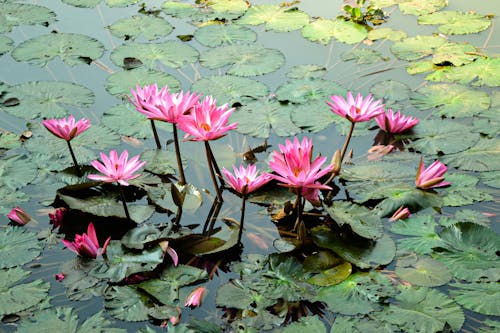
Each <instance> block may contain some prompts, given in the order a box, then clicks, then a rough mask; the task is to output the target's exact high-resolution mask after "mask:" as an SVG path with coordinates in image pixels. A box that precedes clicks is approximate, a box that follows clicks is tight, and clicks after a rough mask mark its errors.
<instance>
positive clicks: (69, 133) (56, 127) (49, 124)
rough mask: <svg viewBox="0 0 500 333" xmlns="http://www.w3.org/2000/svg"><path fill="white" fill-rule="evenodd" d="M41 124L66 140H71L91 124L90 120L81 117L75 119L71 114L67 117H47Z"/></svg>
mask: <svg viewBox="0 0 500 333" xmlns="http://www.w3.org/2000/svg"><path fill="white" fill-rule="evenodd" d="M42 124H43V126H45V128H47V129H48V130H49V132H50V133H52V134H54V135H55V136H57V137H58V138H61V139H64V140H66V141H71V140H72V139H74V138H75V137H77V136H78V135H80V134H81V133H83V132H85V131H86V130H88V129H89V128H90V126H91V125H90V120H88V119H85V118H82V119H80V120H78V121H76V120H75V117H73V116H72V115H71V116H69V117H68V118H61V119H47V120H44V121H42Z"/></svg>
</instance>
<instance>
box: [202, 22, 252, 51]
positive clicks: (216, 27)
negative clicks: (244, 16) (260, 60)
mask: <svg viewBox="0 0 500 333" xmlns="http://www.w3.org/2000/svg"><path fill="white" fill-rule="evenodd" d="M194 37H195V38H196V40H198V42H200V43H201V44H203V45H205V46H208V47H216V46H219V45H222V44H237V43H252V42H255V41H256V40H257V34H256V33H255V32H254V31H253V30H252V29H249V28H247V27H242V26H239V25H236V24H212V25H207V26H203V27H200V28H199V29H197V30H196V31H195V32H194Z"/></svg>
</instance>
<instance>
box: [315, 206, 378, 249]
mask: <svg viewBox="0 0 500 333" xmlns="http://www.w3.org/2000/svg"><path fill="white" fill-rule="evenodd" d="M325 210H326V212H327V213H328V215H330V217H331V218H332V219H333V220H334V221H335V223H337V224H338V225H339V226H343V225H346V224H347V225H349V227H350V228H351V230H352V231H353V232H354V233H355V234H358V235H359V236H361V237H364V238H367V239H372V240H376V239H378V238H380V237H382V233H383V227H382V221H381V219H380V217H379V216H378V215H376V214H374V213H373V212H372V211H371V210H370V209H368V208H366V207H364V206H360V205H356V204H352V203H349V202H345V201H334V202H333V203H332V205H331V206H329V207H325Z"/></svg>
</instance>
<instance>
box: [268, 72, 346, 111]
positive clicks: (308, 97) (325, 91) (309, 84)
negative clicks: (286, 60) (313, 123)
mask: <svg viewBox="0 0 500 333" xmlns="http://www.w3.org/2000/svg"><path fill="white" fill-rule="evenodd" d="M345 94H346V90H345V89H344V88H343V87H342V86H340V85H339V84H337V83H335V82H333V81H331V80H325V79H294V80H290V81H288V82H286V83H285V84H283V85H281V86H280V87H279V88H278V89H277V90H276V96H277V98H278V99H279V100H280V101H289V102H292V103H309V102H312V101H316V100H321V101H323V103H324V104H323V105H324V107H323V108H325V109H328V105H326V102H325V100H326V99H327V98H328V97H329V96H331V95H345Z"/></svg>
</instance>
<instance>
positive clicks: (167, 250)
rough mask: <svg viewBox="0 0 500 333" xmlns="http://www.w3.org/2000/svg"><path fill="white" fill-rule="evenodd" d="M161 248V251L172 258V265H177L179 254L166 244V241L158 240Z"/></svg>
mask: <svg viewBox="0 0 500 333" xmlns="http://www.w3.org/2000/svg"><path fill="white" fill-rule="evenodd" d="M160 246H161V249H162V250H163V253H164V254H165V253H167V254H168V255H169V256H170V258H172V261H173V263H174V266H177V265H178V264H179V256H178V255H177V252H175V250H174V249H173V248H172V247H170V246H169V245H168V241H162V242H160Z"/></svg>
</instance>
